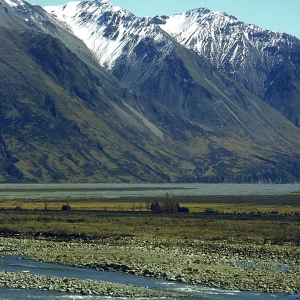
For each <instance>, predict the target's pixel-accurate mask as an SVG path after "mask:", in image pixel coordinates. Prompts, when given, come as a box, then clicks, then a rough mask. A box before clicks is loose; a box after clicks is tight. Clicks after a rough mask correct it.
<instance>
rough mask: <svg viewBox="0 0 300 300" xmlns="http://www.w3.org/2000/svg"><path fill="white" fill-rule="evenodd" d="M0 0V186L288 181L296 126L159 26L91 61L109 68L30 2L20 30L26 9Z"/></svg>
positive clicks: (296, 164) (293, 176)
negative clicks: (113, 53)
mask: <svg viewBox="0 0 300 300" xmlns="http://www.w3.org/2000/svg"><path fill="white" fill-rule="evenodd" d="M1 3H2V6H1V7H2V8H3V7H4V8H5V7H7V10H3V11H2V12H1V14H3V13H5V14H8V15H9V16H6V19H5V20H7V22H6V24H4V23H2V25H3V26H2V27H1V28H0V78H1V81H0V120H1V122H0V145H1V147H0V156H1V166H0V180H1V181H2V182H16V181H21V182H22V181H24V182H79V181H80V182H99V181H100V182H259V181H263V182H268V181H273V182H294V181H295V180H298V179H299V174H300V150H299V149H300V147H299V146H300V130H299V129H298V128H297V127H296V126H294V125H293V124H292V123H291V122H289V121H288V120H287V119H286V118H284V117H283V116H282V115H281V114H280V113H278V112H277V111H276V110H274V109H272V108H271V107H270V106H269V105H268V104H266V103H265V102H263V101H262V100H260V99H259V98H257V97H256V96H254V95H253V94H252V93H251V92H249V91H248V90H247V89H245V88H244V87H242V86H240V85H238V84H237V83H236V82H235V81H234V80H233V79H230V78H229V77H227V76H226V75H224V74H223V73H220V72H219V71H218V70H217V69H216V68H215V67H213V66H212V64H211V63H210V62H208V61H206V60H204V59H203V58H201V57H200V56H199V55H197V54H196V53H194V52H191V51H190V50H187V49H186V48H185V47H183V46H182V45H180V44H178V43H177V42H176V41H174V40H173V39H171V38H170V37H169V36H168V35H167V34H166V33H164V32H163V31H161V29H159V28H156V33H157V34H156V35H153V36H152V37H151V35H150V37H149V35H148V33H147V35H145V34H144V33H143V34H140V36H139V37H134V36H133V35H131V36H130V37H131V44H128V41H126V45H127V48H126V47H125V48H124V49H123V50H122V51H121V52H120V53H121V55H119V56H118V57H117V58H116V59H115V60H114V61H113V62H110V63H109V61H106V64H105V63H103V66H106V68H107V69H108V70H109V72H110V73H109V72H108V71H107V70H105V69H104V68H103V67H101V66H100V65H99V64H98V62H99V57H101V53H98V54H95V53H93V54H92V52H90V51H89V50H88V49H87V48H86V46H85V45H84V44H83V43H82V41H80V40H78V39H77V38H76V37H74V36H73V35H71V31H70V29H67V28H65V25H63V24H60V23H59V21H53V20H52V18H54V17H53V16H50V15H49V16H47V13H46V12H45V11H43V10H42V9H41V8H38V7H34V9H35V10H34V16H35V17H34V18H35V19H39V18H40V17H41V16H42V18H43V20H44V24H47V26H41V25H40V24H41V23H40V22H37V25H36V26H34V28H32V26H29V27H28V26H27V27H26V22H27V23H28V21H25V22H24V18H26V19H29V17H30V16H32V15H33V13H32V10H31V9H32V6H30V5H28V4H26V3H23V2H22V5H21V6H22V7H24V8H22V7H18V6H17V8H16V7H11V6H8V5H7V3H6V2H4V1H1ZM18 3H21V2H19V1H18ZM106 3H108V2H106ZM82 5H87V4H84V3H83V4H82ZM93 5H100V4H99V3H98V4H97V3H96V4H93ZM25 8H26V9H25ZM21 9H24V10H26V11H28V13H27V14H26V15H25V16H24V15H23V14H21V13H20V10H21ZM122 13H123V14H125V12H124V11H123V12H122ZM125 15H126V14H125ZM107 16H108V15H106V18H104V17H103V18H102V23H101V24H104V23H105V20H106V19H107ZM86 17H87V16H86ZM130 17H132V15H130V16H127V21H128V22H129V21H130ZM110 18H111V16H110V17H109V18H108V19H110ZM132 18H133V17H132ZM11 19H13V20H14V26H11V24H10V23H9V22H8V20H11ZM114 20H118V19H117V18H116V17H115V18H114ZM139 22H140V23H139V24H140V25H141V23H143V22H146V23H147V22H148V21H147V20H139ZM99 24H100V23H99ZM52 25H53V26H52ZM128 26H129V25H128ZM141 26H142V25H141ZM151 26H154V25H151ZM154 27H155V26H154ZM49 28H52V30H50V29H49ZM123 28H124V27H123ZM145 30H146V29H145ZM108 32H110V33H109V34H108ZM112 32H114V33H115V34H117V33H118V31H117V30H116V29H114V30H111V31H109V30H108V29H107V32H106V33H105V34H106V35H107V37H106V38H105V39H106V40H103V41H105V42H106V43H107V47H106V49H108V45H109V41H110V40H114V41H116V40H117V38H116V37H113V36H112ZM138 32H146V31H144V30H142V29H141V30H140V31H138ZM94 34H95V33H94ZM131 34H133V32H131ZM103 43H104V42H103ZM126 45H123V46H126ZM102 46H103V45H102ZM166 46H167V47H166ZM166 48H167V50H166ZM91 50H92V49H91ZM103 55H104V53H103ZM95 57H96V58H97V60H94V58H95ZM107 57H108V56H107ZM278 74H279V73H276V74H274V76H277V75H278ZM112 75H113V76H112ZM278 76H279V75H278ZM295 76H296V75H295ZM278 80H280V79H279V78H278Z"/></svg>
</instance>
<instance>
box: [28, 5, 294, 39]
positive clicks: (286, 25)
mask: <svg viewBox="0 0 300 300" xmlns="http://www.w3.org/2000/svg"><path fill="white" fill-rule="evenodd" d="M28 1H29V2H30V3H32V4H39V5H41V6H46V5H62V4H65V3H67V2H70V1H68V0H66V1H64V0H28ZM110 2H111V3H113V4H115V5H118V6H121V7H123V8H125V9H127V10H128V11H130V12H132V13H134V14H135V15H137V16H139V17H143V16H155V15H169V16H170V15H173V14H175V13H181V12H185V11H187V10H189V9H193V8H199V7H207V8H208V9H210V10H215V11H223V12H226V13H227V14H229V15H233V16H235V17H236V18H237V19H239V20H241V21H243V22H246V23H250V24H255V25H257V26H259V27H262V28H264V29H270V30H275V31H281V32H286V33H289V34H292V35H294V36H297V37H298V38H300V0H185V1H183V0H143V1H141V0H110Z"/></svg>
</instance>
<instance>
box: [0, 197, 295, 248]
mask: <svg viewBox="0 0 300 300" xmlns="http://www.w3.org/2000/svg"><path fill="white" fill-rule="evenodd" d="M297 199H299V198H297V196H296V195H295V196H293V197H290V196H282V197H281V201H279V198H278V197H275V198H271V197H270V198H269V200H268V201H265V202H261V203H259V202H260V200H261V199H258V198H257V199H256V201H253V199H252V201H250V200H251V199H250V198H248V199H246V198H245V197H244V198H243V199H240V198H238V197H236V198H235V199H231V200H230V198H229V197H225V196H224V197H219V199H218V201H216V198H215V197H214V198H209V197H208V198H205V199H202V200H201V199H200V198H199V197H198V198H197V197H194V198H193V197H190V198H188V199H186V198H185V199H184V198H175V199H171V198H170V197H169V196H168V197H166V196H165V197H162V198H159V199H154V200H153V199H151V201H150V199H122V200H118V201H117V200H116V199H114V200H110V199H101V200H98V201H96V200H95V199H92V200H90V201H89V200H86V199H85V200H84V201H80V200H77V201H72V200H70V199H67V201H65V202H63V201H62V200H60V201H57V202H55V201H54V200H53V201H45V200H43V201H24V202H22V201H19V202H16V200H13V201H5V202H2V203H1V206H2V209H1V207H0V233H1V234H2V235H15V234H21V235H31V236H40V235H42V236H46V237H47V236H49V237H51V236H57V237H58V236H61V237H64V238H67V237H75V236H81V237H86V238H91V237H93V238H100V237H101V238H103V237H118V236H123V237H124V236H136V237H140V238H144V239H147V238H160V239H176V238H189V239H198V238H201V239H207V240H224V239H238V240H241V241H252V242H256V241H259V242H262V241H263V242H266V243H267V242H271V243H276V244H283V243H285V242H291V243H293V244H297V245H298V244H299V245H300V230H299V224H300V204H299V201H298V200H297ZM180 200H181V202H184V207H186V208H187V209H189V210H190V213H178V210H177V211H172V209H170V205H171V204H172V203H173V204H172V205H171V207H173V208H174V207H177V208H178V207H181V206H180V204H179V201H180ZM229 200H230V201H229ZM242 200H244V201H245V200H247V201H245V202H243V201H242ZM66 203H67V204H66ZM155 203H158V204H159V206H160V207H161V208H164V211H160V213H159V214H158V213H155V211H154V210H153V209H152V211H151V209H150V208H151V205H153V204H155ZM167 203H169V204H168V205H167ZM170 203H171V204H170ZM4 205H6V207H4ZM63 207H64V208H65V209H63ZM66 207H68V209H66ZM167 207H169V209H168V210H166V208H167Z"/></svg>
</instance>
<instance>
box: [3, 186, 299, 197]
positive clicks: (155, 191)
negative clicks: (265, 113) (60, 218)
mask: <svg viewBox="0 0 300 300" xmlns="http://www.w3.org/2000/svg"><path fill="white" fill-rule="evenodd" d="M166 192H168V193H170V194H171V195H173V196H201V195H202V196H205V195H225V196H226V195H248V196H249V195H284V194H291V193H300V184H228V183H226V184H204V183H191V184H180V183H176V184H175V183H174V184H154V183H153V184H124V183H116V184H102V183H95V184H92V183H90V184H85V183H82V184H80V183H79V184H78V183H77V184H70V183H68V184H0V199H43V198H48V199H49V198H50V199H51V198H56V199H57V198H64V197H70V198H72V199H76V198H91V197H98V198H99V197H104V198H119V197H159V196H162V195H164V194H165V193H166Z"/></svg>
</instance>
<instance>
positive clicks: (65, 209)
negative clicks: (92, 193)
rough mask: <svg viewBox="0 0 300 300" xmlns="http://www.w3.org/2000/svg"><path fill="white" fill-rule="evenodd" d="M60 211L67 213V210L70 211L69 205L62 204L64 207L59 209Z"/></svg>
mask: <svg viewBox="0 0 300 300" xmlns="http://www.w3.org/2000/svg"><path fill="white" fill-rule="evenodd" d="M61 210H64V211H69V210H71V207H70V205H69V204H64V205H63V206H62V207H61Z"/></svg>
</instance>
